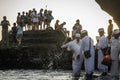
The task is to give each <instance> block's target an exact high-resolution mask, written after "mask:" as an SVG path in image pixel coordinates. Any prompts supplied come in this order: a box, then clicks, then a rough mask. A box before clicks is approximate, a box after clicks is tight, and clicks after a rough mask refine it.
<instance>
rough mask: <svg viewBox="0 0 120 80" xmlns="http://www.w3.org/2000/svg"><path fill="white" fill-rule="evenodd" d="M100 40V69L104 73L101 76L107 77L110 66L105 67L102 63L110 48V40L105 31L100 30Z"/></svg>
mask: <svg viewBox="0 0 120 80" xmlns="http://www.w3.org/2000/svg"><path fill="white" fill-rule="evenodd" d="M98 32H99V35H100V38H99V43H98V69H99V70H101V71H102V74H101V76H106V75H107V72H108V66H106V65H103V64H102V61H103V59H104V56H105V53H106V51H107V47H108V39H107V37H105V35H104V29H103V28H99V30H98Z"/></svg>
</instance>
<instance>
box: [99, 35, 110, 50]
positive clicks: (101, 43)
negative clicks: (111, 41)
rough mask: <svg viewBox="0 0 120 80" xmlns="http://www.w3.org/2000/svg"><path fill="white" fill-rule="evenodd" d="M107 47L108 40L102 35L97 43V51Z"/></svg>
mask: <svg viewBox="0 0 120 80" xmlns="http://www.w3.org/2000/svg"><path fill="white" fill-rule="evenodd" d="M106 47H108V39H107V37H105V36H104V35H103V36H102V37H100V39H99V43H98V49H103V48H106Z"/></svg>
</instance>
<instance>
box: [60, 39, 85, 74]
mask: <svg viewBox="0 0 120 80" xmlns="http://www.w3.org/2000/svg"><path fill="white" fill-rule="evenodd" d="M80 44H81V41H79V43H77V41H76V40H74V41H71V42H69V43H66V44H64V45H63V46H62V47H61V48H65V47H67V50H68V51H73V52H74V53H73V58H74V60H73V61H72V68H73V74H74V75H79V74H80V73H81V66H82V62H83V55H82V53H80ZM78 55H80V59H79V60H77V56H78Z"/></svg>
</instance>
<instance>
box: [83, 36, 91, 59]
mask: <svg viewBox="0 0 120 80" xmlns="http://www.w3.org/2000/svg"><path fill="white" fill-rule="evenodd" d="M90 48H91V38H90V40H89V50H87V51H85V52H84V55H85V58H86V59H88V58H89V57H91V54H90Z"/></svg>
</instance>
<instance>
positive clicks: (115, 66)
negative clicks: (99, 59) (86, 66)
mask: <svg viewBox="0 0 120 80" xmlns="http://www.w3.org/2000/svg"><path fill="white" fill-rule="evenodd" d="M119 33H120V31H119V30H118V29H117V30H114V32H113V38H111V59H112V65H111V76H112V78H113V80H119V70H120V64H119V56H120V40H119Z"/></svg>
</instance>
